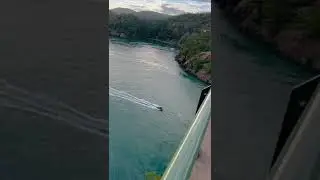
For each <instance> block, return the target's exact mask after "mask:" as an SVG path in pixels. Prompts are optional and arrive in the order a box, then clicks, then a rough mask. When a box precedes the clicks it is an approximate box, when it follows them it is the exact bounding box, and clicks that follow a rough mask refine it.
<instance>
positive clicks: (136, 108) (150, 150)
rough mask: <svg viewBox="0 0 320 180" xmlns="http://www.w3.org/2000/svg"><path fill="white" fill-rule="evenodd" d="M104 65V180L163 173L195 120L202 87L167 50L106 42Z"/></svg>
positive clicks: (138, 179)
mask: <svg viewBox="0 0 320 180" xmlns="http://www.w3.org/2000/svg"><path fill="white" fill-rule="evenodd" d="M109 61H110V63H109V67H110V68H109V73H110V79H109V95H110V97H109V127H110V140H109V147H110V149H109V150H110V153H109V158H110V161H109V163H110V164H109V165H110V174H109V177H110V179H112V180H118V179H119V180H120V179H121V180H122V179H137V180H140V179H144V178H145V177H144V176H145V174H146V173H147V172H152V171H155V172H157V173H159V174H162V173H163V171H164V170H165V168H166V166H167V165H168V163H169V161H170V158H171V157H172V155H173V153H174V152H175V151H176V148H177V147H178V145H179V143H180V141H181V140H182V137H183V135H184V134H185V133H186V130H187V128H188V126H189V125H190V123H191V122H192V120H193V119H194V117H195V110H196V107H197V103H198V99H199V96H200V93H201V89H202V88H203V87H204V84H203V83H201V82H199V81H198V80H196V79H194V78H192V77H190V76H188V75H186V74H185V73H184V72H183V71H182V70H181V69H180V67H179V66H178V64H177V63H176V62H175V61H174V52H173V51H172V50H170V48H165V47H160V46H157V45H154V44H145V43H141V42H130V43H128V42H123V41H119V40H113V41H110V42H109ZM133 96H134V97H133ZM138 98H139V99H138ZM141 99H142V100H141ZM146 101H147V102H146ZM157 105H159V106H162V107H163V112H160V111H158V110H157V109H156V108H155V106H157Z"/></svg>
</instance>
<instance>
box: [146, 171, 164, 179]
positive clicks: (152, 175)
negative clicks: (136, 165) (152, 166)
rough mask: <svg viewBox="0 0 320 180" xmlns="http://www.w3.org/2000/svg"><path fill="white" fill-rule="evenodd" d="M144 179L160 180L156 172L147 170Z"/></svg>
mask: <svg viewBox="0 0 320 180" xmlns="http://www.w3.org/2000/svg"><path fill="white" fill-rule="evenodd" d="M145 180H161V176H159V175H158V174H157V173H156V172H147V173H146V176H145Z"/></svg>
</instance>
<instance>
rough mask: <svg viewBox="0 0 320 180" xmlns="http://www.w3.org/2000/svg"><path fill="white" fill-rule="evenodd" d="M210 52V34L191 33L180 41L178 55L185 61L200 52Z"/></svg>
mask: <svg viewBox="0 0 320 180" xmlns="http://www.w3.org/2000/svg"><path fill="white" fill-rule="evenodd" d="M210 50H211V33H210V32H200V33H193V34H191V35H190V36H188V37H185V39H183V40H182V41H181V45H180V53H181V55H182V56H183V57H185V58H186V59H189V58H191V57H192V56H194V55H197V54H199V53H200V52H204V51H210Z"/></svg>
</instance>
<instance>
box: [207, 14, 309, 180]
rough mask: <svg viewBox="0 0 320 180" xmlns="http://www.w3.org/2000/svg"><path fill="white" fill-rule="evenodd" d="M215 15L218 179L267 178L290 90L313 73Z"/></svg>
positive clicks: (215, 164) (214, 115) (215, 163)
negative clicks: (254, 40) (252, 39)
mask: <svg viewBox="0 0 320 180" xmlns="http://www.w3.org/2000/svg"><path fill="white" fill-rule="evenodd" d="M213 14H214V16H213V18H214V19H213V25H212V26H213V31H214V32H213V33H214V37H213V53H214V63H213V76H214V81H215V86H214V88H213V89H212V102H213V104H212V139H213V142H212V149H213V168H214V174H213V179H215V180H258V179H264V177H265V175H266V174H267V173H268V168H269V166H270V163H271V158H272V153H273V150H274V148H275V144H276V141H277V133H278V132H279V130H280V126H281V122H282V119H283V117H284V113H285V109H286V105H287V101H288V98H289V94H290V91H291V89H292V88H293V86H294V85H297V84H298V83H300V82H302V81H303V80H306V79H307V78H309V77H310V76H312V73H310V72H308V71H307V70H306V69H303V68H302V67H299V66H297V65H295V64H294V63H292V62H290V61H287V60H285V59H284V58H281V57H280V56H279V55H277V54H275V53H274V52H272V51H270V50H267V49H266V48H265V47H264V46H263V45H261V44H258V43H256V42H253V41H250V40H248V39H246V38H245V37H243V36H241V35H240V34H239V33H238V32H236V31H235V30H234V28H233V27H231V26H230V25H229V24H227V22H226V20H225V19H223V18H222V17H221V15H219V13H218V12H217V11H214V13H213Z"/></svg>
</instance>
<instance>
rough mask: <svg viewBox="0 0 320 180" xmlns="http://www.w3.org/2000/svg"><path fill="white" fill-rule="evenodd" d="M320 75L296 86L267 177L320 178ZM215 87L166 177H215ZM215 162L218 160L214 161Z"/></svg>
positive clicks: (208, 179)
mask: <svg viewBox="0 0 320 180" xmlns="http://www.w3.org/2000/svg"><path fill="white" fill-rule="evenodd" d="M319 81H320V75H318V76H315V77H313V78H311V79H309V80H307V81H306V82H304V83H302V84H299V85H298V86H296V87H294V88H293V90H292V92H291V95H290V100H289V102H288V105H287V110H286V112H285V116H284V119H283V122H282V129H281V131H280V133H279V136H278V141H277V143H276V144H274V154H273V156H272V157H270V158H272V163H271V165H270V169H269V171H268V172H269V173H268V174H267V175H266V177H265V180H301V179H305V180H319V179H320V83H319ZM210 141H211V87H210V86H209V87H207V88H205V89H203V91H202V93H201V95H200V99H199V104H198V107H197V112H196V117H195V119H194V121H193V123H192V125H191V126H190V128H189V130H188V131H187V133H186V135H185V137H184V138H183V140H182V142H181V144H180V146H179V147H178V149H177V151H176V153H175V154H174V155H173V157H172V159H171V162H170V163H169V165H168V166H167V169H166V171H165V172H164V174H163V176H162V178H161V179H162V180H176V179H179V180H199V179H201V180H211V173H212V172H211V142H210ZM213 161H214V160H213Z"/></svg>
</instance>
